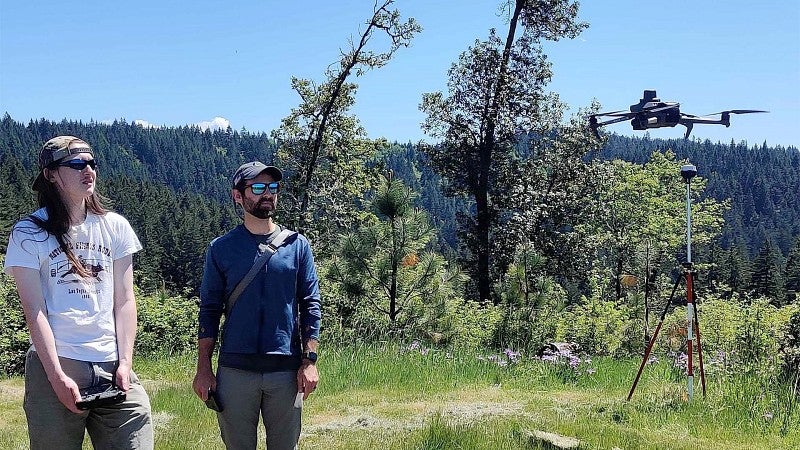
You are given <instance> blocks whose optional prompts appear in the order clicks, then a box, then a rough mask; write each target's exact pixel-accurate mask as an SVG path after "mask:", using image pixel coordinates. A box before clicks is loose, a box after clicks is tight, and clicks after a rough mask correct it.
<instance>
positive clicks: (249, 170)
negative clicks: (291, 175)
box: [233, 161, 283, 187]
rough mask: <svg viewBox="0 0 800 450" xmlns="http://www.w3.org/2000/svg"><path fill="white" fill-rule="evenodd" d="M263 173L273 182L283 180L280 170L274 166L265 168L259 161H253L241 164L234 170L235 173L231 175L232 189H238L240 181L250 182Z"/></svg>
mask: <svg viewBox="0 0 800 450" xmlns="http://www.w3.org/2000/svg"><path fill="white" fill-rule="evenodd" d="M263 172H267V173H268V174H269V176H271V177H272V179H273V180H275V181H281V180H282V179H283V173H282V172H281V169H278V168H277V167H275V166H265V165H264V164H263V163H261V162H259V161H253V162H249V163H245V164H242V165H241V166H239V168H238V169H236V173H234V174H233V187H238V186H239V185H240V183H241V182H242V181H245V180H252V179H253V178H255V177H257V176H259V175H261V174H262V173H263Z"/></svg>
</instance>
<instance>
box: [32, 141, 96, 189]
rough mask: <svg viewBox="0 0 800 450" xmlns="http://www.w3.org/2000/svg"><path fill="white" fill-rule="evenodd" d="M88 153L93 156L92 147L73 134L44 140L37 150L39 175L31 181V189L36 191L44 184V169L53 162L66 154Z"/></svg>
mask: <svg viewBox="0 0 800 450" xmlns="http://www.w3.org/2000/svg"><path fill="white" fill-rule="evenodd" d="M79 153H88V154H90V155H92V156H94V152H92V147H91V146H89V144H87V143H86V141H84V140H82V139H80V138H77V137H75V136H56V137H54V138H53V139H50V140H49V141H47V142H45V143H44V145H43V146H42V149H41V150H40V151H39V175H38V176H37V177H36V180H34V181H33V190H35V191H38V190H41V188H42V187H43V186H44V182H45V179H44V169H45V168H46V167H48V166H50V165H51V164H53V163H54V162H58V161H60V160H62V159H64V158H66V157H67V156H71V155H77V154H79Z"/></svg>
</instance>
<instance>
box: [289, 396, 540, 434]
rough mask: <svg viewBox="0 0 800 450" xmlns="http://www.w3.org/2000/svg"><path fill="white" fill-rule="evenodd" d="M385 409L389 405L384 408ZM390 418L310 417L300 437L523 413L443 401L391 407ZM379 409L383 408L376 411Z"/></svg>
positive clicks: (358, 413) (357, 414)
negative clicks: (437, 417)
mask: <svg viewBox="0 0 800 450" xmlns="http://www.w3.org/2000/svg"><path fill="white" fill-rule="evenodd" d="M385 406H389V405H385ZM391 406H392V408H393V410H394V413H393V414H392V416H393V417H379V416H376V414H375V413H374V410H372V409H371V410H366V409H361V410H355V409H353V410H350V411H348V414H347V415H346V416H344V417H341V416H339V417H335V418H333V417H331V415H330V414H328V415H325V416H316V417H314V419H315V420H314V422H315V423H313V424H308V425H305V426H304V427H303V434H304V435H314V434H321V433H328V432H333V431H338V430H342V429H347V430H357V429H403V430H412V429H418V428H421V427H422V426H424V424H425V422H426V420H428V419H429V418H430V417H432V416H434V415H437V414H441V415H442V417H443V418H445V419H446V420H448V421H451V422H455V423H460V424H465V423H472V422H476V421H479V420H482V419H485V418H489V417H499V416H524V415H525V411H524V407H523V405H522V404H521V403H518V402H508V403H500V402H445V403H422V402H415V403H403V404H393V405H391ZM379 409H384V410H385V409H386V408H385V407H384V408H379Z"/></svg>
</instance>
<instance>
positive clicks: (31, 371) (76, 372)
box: [23, 350, 153, 450]
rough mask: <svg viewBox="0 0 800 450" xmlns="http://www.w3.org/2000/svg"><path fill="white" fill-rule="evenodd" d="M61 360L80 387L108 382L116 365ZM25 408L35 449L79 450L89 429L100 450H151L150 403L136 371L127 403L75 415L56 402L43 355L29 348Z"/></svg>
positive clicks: (26, 363) (26, 365)
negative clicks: (43, 361) (42, 359)
mask: <svg viewBox="0 0 800 450" xmlns="http://www.w3.org/2000/svg"><path fill="white" fill-rule="evenodd" d="M59 361H60V363H61V368H62V370H64V373H66V374H67V375H68V376H69V377H70V378H72V379H73V380H74V381H75V383H76V384H77V385H78V387H81V388H84V387H89V386H92V385H95V384H98V382H99V381H100V380H103V381H106V382H108V381H110V380H111V377H112V376H113V372H114V366H115V362H105V363H92V362H86V361H77V360H74V359H68V358H59ZM23 407H24V409H25V416H26V418H27V419H28V437H29V439H30V443H31V449H34V450H37V449H43V450H53V449H80V448H81V446H82V445H83V436H84V434H85V433H84V432H85V431H88V432H89V437H90V438H91V440H92V445H93V446H94V448H97V449H112V448H113V449H152V448H153V422H152V419H151V416H150V399H149V398H148V397H147V393H146V392H145V391H144V388H143V387H142V385H141V384H140V383H139V378H138V377H137V376H136V374H134V373H133V372H131V385H130V389H129V390H128V391H127V398H126V399H125V401H123V402H122V403H118V404H115V405H109V406H103V407H98V408H92V409H90V410H87V411H81V413H80V414H75V413H73V412H72V411H70V410H68V409H67V408H65V407H64V405H62V404H61V402H60V401H59V400H58V397H57V396H56V393H55V391H54V390H53V387H52V386H51V385H50V382H49V381H48V380H47V374H46V373H45V371H44V367H43V366H42V362H41V361H40V360H39V356H38V355H37V354H36V352H35V351H33V350H31V351H28V355H27V357H26V358H25V400H24V402H23Z"/></svg>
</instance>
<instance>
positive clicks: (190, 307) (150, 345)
mask: <svg viewBox="0 0 800 450" xmlns="http://www.w3.org/2000/svg"><path fill="white" fill-rule="evenodd" d="M136 303H137V306H138V321H139V323H138V328H137V333H136V349H135V352H136V353H137V354H141V355H152V354H167V355H174V354H179V353H183V352H186V351H190V350H192V349H194V348H195V347H196V345H197V311H198V304H197V301H196V300H195V299H191V298H188V297H186V296H170V295H167V294H166V293H164V292H160V293H155V294H153V295H141V294H138V295H137V298H136Z"/></svg>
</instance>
